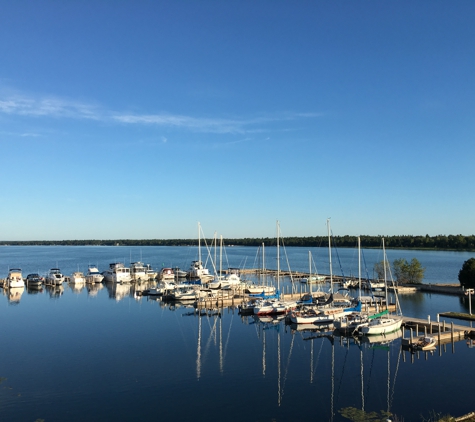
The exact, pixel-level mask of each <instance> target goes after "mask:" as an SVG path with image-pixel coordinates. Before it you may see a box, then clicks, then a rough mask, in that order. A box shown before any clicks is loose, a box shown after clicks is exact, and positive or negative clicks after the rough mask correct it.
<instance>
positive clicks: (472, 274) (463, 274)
mask: <svg viewBox="0 0 475 422" xmlns="http://www.w3.org/2000/svg"><path fill="white" fill-rule="evenodd" d="M459 281H460V284H461V286H462V287H464V288H474V287H475V258H470V259H468V260H467V261H465V262H464V263H463V265H462V269H461V270H460V271H459Z"/></svg>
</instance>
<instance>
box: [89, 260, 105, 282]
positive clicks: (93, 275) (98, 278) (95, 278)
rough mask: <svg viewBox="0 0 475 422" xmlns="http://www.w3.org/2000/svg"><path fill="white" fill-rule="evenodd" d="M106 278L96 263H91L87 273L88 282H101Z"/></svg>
mask: <svg viewBox="0 0 475 422" xmlns="http://www.w3.org/2000/svg"><path fill="white" fill-rule="evenodd" d="M102 280H104V276H103V275H102V274H101V273H100V272H99V270H98V269H97V267H96V266H95V265H89V267H88V269H87V273H86V283H89V284H92V283H100V282H102Z"/></svg>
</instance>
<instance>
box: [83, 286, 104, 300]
mask: <svg viewBox="0 0 475 422" xmlns="http://www.w3.org/2000/svg"><path fill="white" fill-rule="evenodd" d="M103 288H104V285H103V284H102V283H94V284H91V283H87V284H86V290H87V295H88V296H91V297H95V296H97V294H98V293H99V291H100V290H102V289H103Z"/></svg>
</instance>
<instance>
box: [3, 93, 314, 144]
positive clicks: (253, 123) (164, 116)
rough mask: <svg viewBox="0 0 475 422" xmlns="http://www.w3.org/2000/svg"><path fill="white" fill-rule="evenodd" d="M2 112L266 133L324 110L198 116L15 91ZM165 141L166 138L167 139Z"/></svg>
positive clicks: (6, 98) (213, 131) (203, 129)
mask: <svg viewBox="0 0 475 422" xmlns="http://www.w3.org/2000/svg"><path fill="white" fill-rule="evenodd" d="M0 114H4V115H17V116H31V117H53V118H74V119H87V120H96V121H107V122H116V123H121V124H126V125H154V126H157V127H164V128H172V129H183V130H188V131H194V132H206V133H234V134H249V133H259V132H265V131H266V129H267V125H268V124H269V123H275V122H279V121H280V122H284V121H292V120H298V119H309V118H315V117H320V116H321V115H322V114H321V113H292V112H285V113H276V114H273V115H261V116H251V117H245V118H244V117H231V118H229V117H228V118H222V117H206V116H205V117H197V116H187V115H183V114H172V113H154V114H150V113H147V114H140V113H127V112H112V111H110V110H107V109H105V108H102V107H100V106H97V105H94V104H90V103H86V102H80V101H73V100H68V99H62V98H58V97H53V96H50V97H44V98H34V97H32V96H30V97H29V96H27V95H21V94H13V95H9V96H3V98H2V94H1V93H0ZM164 142H166V140H164Z"/></svg>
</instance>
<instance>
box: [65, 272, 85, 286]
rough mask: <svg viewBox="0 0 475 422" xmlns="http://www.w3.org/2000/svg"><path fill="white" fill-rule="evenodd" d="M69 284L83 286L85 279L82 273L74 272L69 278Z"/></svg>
mask: <svg viewBox="0 0 475 422" xmlns="http://www.w3.org/2000/svg"><path fill="white" fill-rule="evenodd" d="M69 282H70V283H71V284H84V283H85V282H86V277H84V273H83V272H82V271H75V272H73V273H72V274H71V276H70V277H69Z"/></svg>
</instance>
